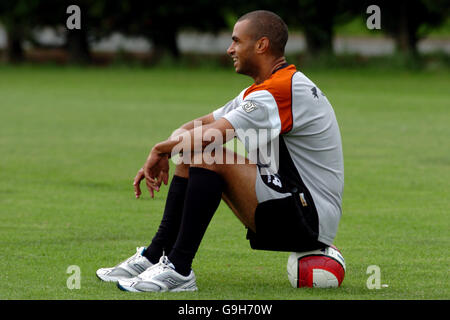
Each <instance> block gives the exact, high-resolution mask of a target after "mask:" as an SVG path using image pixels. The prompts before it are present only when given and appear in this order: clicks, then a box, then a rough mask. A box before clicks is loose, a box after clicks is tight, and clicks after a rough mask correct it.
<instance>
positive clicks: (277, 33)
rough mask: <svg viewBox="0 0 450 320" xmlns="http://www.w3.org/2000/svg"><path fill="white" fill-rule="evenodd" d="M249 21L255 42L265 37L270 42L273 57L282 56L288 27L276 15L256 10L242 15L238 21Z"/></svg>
mask: <svg viewBox="0 0 450 320" xmlns="http://www.w3.org/2000/svg"><path fill="white" fill-rule="evenodd" d="M243 20H249V21H250V23H251V32H252V36H253V38H254V39H255V40H258V39H261V38H262V37H267V38H268V39H269V42H270V47H269V48H270V50H271V52H272V53H273V54H274V55H275V56H283V55H284V48H285V46H286V43H287V40H288V27H287V25H286V23H284V21H283V19H281V18H280V17H279V16H278V15H277V14H275V13H273V12H271V11H266V10H256V11H252V12H249V13H247V14H244V15H243V16H242V17H240V18H239V20H238V22H239V21H243Z"/></svg>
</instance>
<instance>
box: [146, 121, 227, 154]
mask: <svg viewBox="0 0 450 320" xmlns="http://www.w3.org/2000/svg"><path fill="white" fill-rule="evenodd" d="M203 118H204V120H206V121H205V122H207V124H205V122H203V125H202V126H197V127H194V121H191V122H189V123H187V124H186V125H185V127H184V126H183V127H184V128H183V127H181V128H180V129H179V130H180V132H179V134H175V135H174V134H172V135H171V137H170V138H169V139H167V140H165V141H162V142H160V143H157V144H156V145H155V146H154V147H153V149H152V152H155V153H157V154H161V155H168V156H169V157H170V156H171V155H172V153H173V151H174V150H175V151H182V152H186V151H189V152H190V151H194V152H201V151H202V150H203V149H204V148H205V147H206V146H207V145H209V144H210V143H213V142H214V143H219V144H223V143H225V142H227V141H228V140H230V139H231V138H233V137H234V128H233V126H232V125H231V123H230V122H229V121H228V120H226V119H225V118H220V119H218V120H214V117H213V116H212V114H210V115H207V116H205V117H203ZM199 119H202V118H199ZM211 120H212V121H211ZM187 128H189V129H187Z"/></svg>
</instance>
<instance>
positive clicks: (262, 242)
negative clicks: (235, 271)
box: [247, 172, 326, 252]
mask: <svg viewBox="0 0 450 320" xmlns="http://www.w3.org/2000/svg"><path fill="white" fill-rule="evenodd" d="M258 173H259V172H258ZM259 179H260V180H258V181H257V184H258V183H259V184H260V186H259V188H266V187H268V188H270V189H275V188H276V187H275V188H274V187H272V186H271V185H270V183H267V180H266V178H265V177H264V176H259ZM281 180H282V179H281ZM262 182H263V184H261V183H262ZM276 191H277V192H283V191H286V190H280V189H278V190H276ZM257 192H258V191H257ZM255 227H256V232H253V231H252V230H250V229H248V231H247V239H248V240H249V241H250V246H251V248H252V249H256V250H272V251H289V252H303V251H310V250H316V249H322V248H325V247H326V245H325V244H323V243H322V242H320V241H318V240H317V238H318V235H319V218H318V215H317V211H316V208H315V206H314V205H313V200H312V198H310V194H309V192H307V191H306V190H298V192H297V193H290V195H288V196H287V197H284V198H277V199H270V200H266V201H264V202H261V203H259V204H258V206H257V207H256V211H255Z"/></svg>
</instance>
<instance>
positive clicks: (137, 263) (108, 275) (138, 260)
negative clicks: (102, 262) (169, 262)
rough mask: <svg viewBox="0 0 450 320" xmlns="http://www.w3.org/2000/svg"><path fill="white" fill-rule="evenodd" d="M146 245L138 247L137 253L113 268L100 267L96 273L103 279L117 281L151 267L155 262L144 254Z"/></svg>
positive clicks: (131, 276)
mask: <svg viewBox="0 0 450 320" xmlns="http://www.w3.org/2000/svg"><path fill="white" fill-rule="evenodd" d="M145 249H146V247H140V248H136V253H135V254H134V255H132V256H131V257H129V258H128V259H127V260H125V261H123V262H121V263H119V264H118V265H116V266H115V267H112V268H101V269H98V270H97V272H96V274H97V277H99V278H100V279H101V280H103V281H108V282H117V281H119V280H120V279H129V278H133V277H135V276H137V275H139V274H140V273H142V272H144V271H145V270H146V269H147V268H149V267H151V266H152V265H153V263H151V262H150V261H148V259H147V258H146V257H144V256H143V255H142V254H143V253H144V251H145Z"/></svg>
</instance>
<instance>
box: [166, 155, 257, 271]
mask: <svg viewBox="0 0 450 320" xmlns="http://www.w3.org/2000/svg"><path fill="white" fill-rule="evenodd" d="M224 152H228V153H231V151H229V150H227V149H224ZM230 156H231V157H232V158H233V159H234V161H233V163H231V164H206V163H201V164H195V165H191V168H190V169H189V183H188V188H187V192H186V198H185V203H184V209H183V218H182V222H181V226H180V233H179V235H178V237H177V240H176V242H175V244H174V247H173V250H172V251H171V252H170V254H169V256H168V258H169V260H170V261H171V262H172V263H173V264H174V265H175V269H176V270H177V271H178V272H179V273H180V274H182V275H188V274H189V272H190V270H191V264H192V261H193V259H194V256H195V254H196V252H197V250H198V247H199V246H200V242H201V240H202V238H203V235H204V233H205V232H206V229H207V227H208V225H209V222H210V220H211V219H212V216H213V215H214V213H215V211H216V210H217V207H218V206H219V203H220V200H221V198H222V196H223V198H224V200H225V202H226V203H227V204H229V206H230V208H231V209H232V210H233V212H234V213H235V214H236V216H237V217H238V218H239V219H240V220H241V222H242V223H243V224H244V225H246V226H247V227H249V228H250V229H252V230H253V231H254V230H255V219H254V212H255V209H256V206H257V199H256V193H255V179H256V165H254V164H250V163H248V161H244V159H243V158H242V157H241V156H239V155H236V154H235V153H231V154H229V157H228V159H230ZM238 160H239V161H238ZM244 162H245V163H244Z"/></svg>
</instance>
